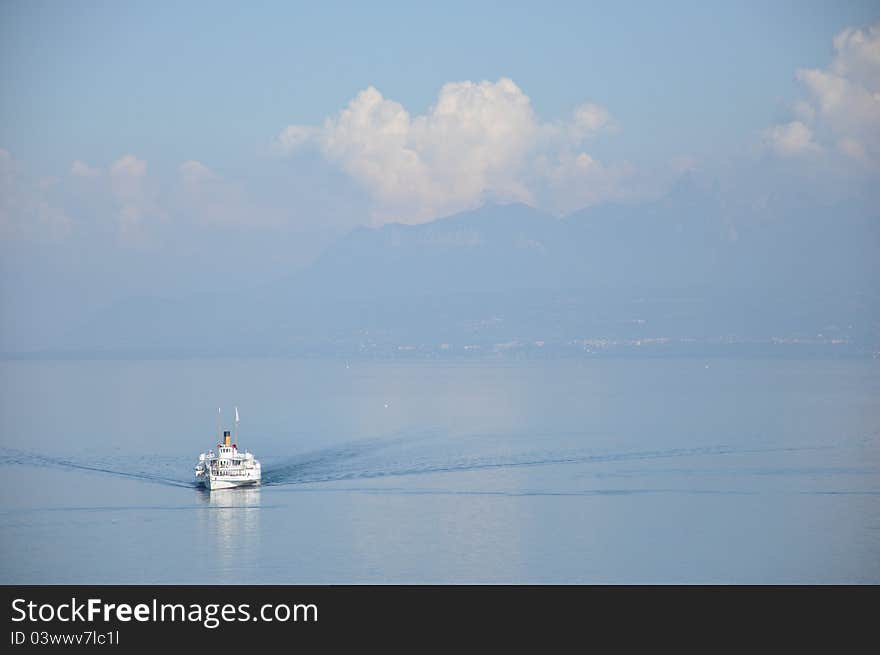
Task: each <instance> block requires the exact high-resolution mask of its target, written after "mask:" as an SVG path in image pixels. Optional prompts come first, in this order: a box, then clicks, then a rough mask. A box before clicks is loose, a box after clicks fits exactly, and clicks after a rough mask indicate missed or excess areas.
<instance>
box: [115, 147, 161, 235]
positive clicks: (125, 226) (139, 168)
mask: <svg viewBox="0 0 880 655" xmlns="http://www.w3.org/2000/svg"><path fill="white" fill-rule="evenodd" d="M110 190H111V192H112V194H113V197H114V198H115V200H116V202H117V205H118V211H117V214H116V217H117V219H118V221H119V234H120V236H121V237H122V239H123V240H124V241H129V242H138V241H141V240H143V239H144V238H145V236H146V225H145V222H146V221H148V220H150V219H163V220H164V219H165V217H166V215H165V212H164V211H163V210H162V208H161V207H160V206H159V203H158V201H157V194H156V191H155V189H154V188H153V187H152V186H151V185H150V183H149V181H148V179H147V162H146V161H144V160H143V159H138V158H137V157H135V156H134V155H125V156H123V157H121V158H120V159H118V160H116V161H115V162H113V164H111V166H110Z"/></svg>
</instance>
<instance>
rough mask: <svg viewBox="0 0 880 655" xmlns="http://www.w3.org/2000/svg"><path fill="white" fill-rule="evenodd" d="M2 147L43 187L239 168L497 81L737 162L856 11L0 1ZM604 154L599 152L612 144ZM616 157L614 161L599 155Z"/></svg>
mask: <svg viewBox="0 0 880 655" xmlns="http://www.w3.org/2000/svg"><path fill="white" fill-rule="evenodd" d="M0 12H2V20H0V30H2V32H0V49H2V50H0V75H2V77H0V84H2V87H3V88H4V89H6V92H5V93H4V94H3V95H4V97H5V100H4V101H3V103H2V121H0V144H2V147H4V148H6V149H7V150H9V151H11V152H12V153H14V155H15V156H16V157H17V158H20V159H21V160H23V161H25V162H27V163H29V164H32V165H33V166H34V167H35V168H38V169H39V170H41V171H46V172H49V173H52V174H57V173H58V172H60V171H64V170H66V169H67V168H68V166H69V163H70V161H71V160H73V159H83V160H90V161H107V160H110V159H115V158H117V157H119V156H120V155H121V154H123V153H126V152H135V153H136V154H137V155H138V156H140V157H144V158H145V159H147V160H148V161H150V162H155V163H156V164H160V163H168V164H173V163H176V162H178V161H181V160H185V159H199V160H200V161H202V160H204V161H207V162H210V163H211V164H212V165H214V166H220V167H222V168H224V169H232V170H234V169H237V168H239V167H242V166H243V160H247V159H251V158H254V157H257V156H259V155H260V154H261V151H262V149H263V148H264V147H265V146H266V144H267V142H268V141H269V140H270V139H271V138H272V136H274V135H275V134H276V133H277V132H278V131H279V130H280V129H281V128H283V127H284V126H285V125H287V124H290V123H316V122H319V121H320V120H322V119H323V118H324V117H325V116H327V115H329V114H331V113H333V112H335V111H337V110H338V109H339V108H341V107H342V106H344V104H345V103H346V102H348V101H349V100H350V99H351V98H352V97H353V95H354V94H355V93H356V92H357V91H359V90H360V89H362V88H364V87H365V86H367V85H368V84H372V85H374V86H376V87H377V88H378V89H379V90H380V91H381V92H382V93H383V94H384V95H385V96H386V97H389V98H393V99H395V100H397V101H398V102H400V103H401V104H403V105H404V106H405V107H407V108H408V109H409V110H410V111H412V112H417V113H418V112H422V111H424V110H425V109H426V108H427V107H428V106H429V105H430V104H431V103H432V102H433V101H434V100H435V98H436V96H437V92H438V89H439V88H440V87H441V86H442V85H443V84H444V83H446V82H450V81H457V80H474V81H479V80H493V81H494V80H497V79H498V78H500V77H509V78H511V79H512V80H514V81H515V82H516V83H517V84H518V85H519V86H520V88H522V89H523V91H524V92H525V93H526V94H527V95H528V96H529V97H530V98H531V99H532V103H533V106H534V108H535V111H536V112H537V113H538V115H539V116H540V117H542V118H544V119H547V120H552V119H556V118H559V117H561V116H564V115H565V114H567V113H568V112H570V111H571V109H572V108H573V107H574V106H576V105H577V104H579V103H582V102H585V101H587V100H589V101H592V102H596V103H599V104H601V105H603V106H605V107H608V108H609V109H610V110H611V111H612V112H613V113H614V115H615V116H616V117H617V118H618V119H619V121H620V124H621V125H622V126H623V127H624V129H622V130H621V131H620V133H619V135H618V137H619V138H616V139H615V141H614V144H613V148H614V149H615V150H616V151H617V152H619V153H621V154H622V155H624V156H627V157H634V156H636V155H639V156H644V157H654V158H664V157H668V156H671V155H674V154H677V153H698V154H701V155H707V154H713V153H716V152H717V151H718V150H719V149H720V150H727V151H729V150H733V149H735V148H737V146H738V144H739V143H741V142H742V141H743V139H744V138H747V137H748V136H749V135H750V134H751V133H752V132H754V131H756V130H760V129H762V128H763V127H765V126H766V124H767V123H770V122H774V121H775V120H776V119H779V118H781V117H783V115H784V114H785V112H786V110H787V106H788V104H789V103H790V102H792V101H793V100H794V98H795V97H796V95H797V93H798V89H797V84H796V82H795V80H794V71H795V69H796V68H798V67H813V66H821V65H824V64H825V63H827V61H828V60H829V58H830V56H831V54H832V47H831V38H832V37H833V35H834V34H836V33H837V32H838V31H840V30H841V29H843V28H845V27H847V26H852V25H856V26H858V25H864V24H868V23H870V22H872V21H874V20H877V18H878V17H880V11H878V10H877V9H876V5H874V4H873V3H870V2H861V3H859V2H849V3H847V2H819V3H817V2H775V3H764V2H753V3H746V2H735V3H704V2H690V3H666V2H664V3H653V2H648V3H620V2H608V3H582V2H575V3H508V2H504V3H480V2H464V3H454V2H452V3H442V4H436V5H432V6H427V5H424V4H423V3H406V2H400V3H391V4H388V3H377V4H375V5H374V4H373V3H348V4H338V3H306V4H302V3H288V2H277V3H273V2H263V3H256V7H251V6H250V5H248V6H247V7H245V6H244V5H242V4H241V3H232V2H230V3H223V2H186V3H176V2H174V3H171V2H121V3H120V2H71V3H57V2H5V3H4V4H3V7H2V9H0ZM606 146H607V144H606ZM607 147H610V146H607Z"/></svg>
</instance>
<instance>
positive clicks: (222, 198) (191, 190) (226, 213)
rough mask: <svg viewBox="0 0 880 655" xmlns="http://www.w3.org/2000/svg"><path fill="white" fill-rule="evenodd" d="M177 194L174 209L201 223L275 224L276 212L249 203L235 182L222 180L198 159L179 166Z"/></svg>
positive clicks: (277, 220) (277, 218)
mask: <svg viewBox="0 0 880 655" xmlns="http://www.w3.org/2000/svg"><path fill="white" fill-rule="evenodd" d="M177 172H178V175H179V179H180V194H179V195H178V196H177V198H176V199H175V203H174V204H175V208H176V210H177V211H178V212H183V213H184V214H186V217H187V218H189V219H192V220H194V221H196V222H197V223H201V224H202V225H258V224H264V225H268V224H277V223H278V222H279V215H278V212H277V211H275V210H273V209H271V208H269V207H259V206H257V205H256V204H254V203H252V202H250V201H249V200H248V198H247V197H246V194H245V193H244V191H243V190H242V189H241V188H240V187H239V186H238V185H236V184H234V183H232V182H229V181H227V180H225V179H223V178H222V177H221V176H220V175H218V174H217V173H215V172H214V171H213V170H211V169H210V168H209V167H208V166H206V165H205V164H203V163H201V162H199V161H194V160H190V161H185V162H183V163H182V164H181V165H180V166H179V167H178V171H177Z"/></svg>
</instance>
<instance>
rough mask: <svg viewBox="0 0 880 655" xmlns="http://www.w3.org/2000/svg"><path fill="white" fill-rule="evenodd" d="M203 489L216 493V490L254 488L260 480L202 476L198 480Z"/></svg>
mask: <svg viewBox="0 0 880 655" xmlns="http://www.w3.org/2000/svg"><path fill="white" fill-rule="evenodd" d="M200 482H201V484H202V486H203V487H205V489H210V490H211V491H216V490H218V489H237V488H238V487H255V486H258V485H259V484H260V478H243V477H240V476H239V477H225V476H222V475H221V476H216V477H215V476H211V477H208V476H204V478H202V479H201V480H200Z"/></svg>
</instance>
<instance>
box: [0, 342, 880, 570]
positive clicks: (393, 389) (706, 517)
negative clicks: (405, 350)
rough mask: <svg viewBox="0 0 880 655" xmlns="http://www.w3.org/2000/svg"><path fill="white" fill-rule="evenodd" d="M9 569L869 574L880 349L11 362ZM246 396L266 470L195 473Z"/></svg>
mask: <svg viewBox="0 0 880 655" xmlns="http://www.w3.org/2000/svg"><path fill="white" fill-rule="evenodd" d="M0 404H2V406H0V439H2V441H0V444H2V447H3V449H4V451H3V452H4V457H3V460H4V461H3V462H2V466H0V493H2V501H3V502H2V509H0V513H2V527H0V547H2V552H3V557H2V558H0V583H367V582H375V583H385V582H388V583H396V582H401V583H466V582H477V583H480V582H500V583H544V582H546V583H715V582H718V583H845V582H857V583H880V362H878V361H862V360H860V361H852V360H850V361H790V360H772V361H770V360H768V361H760V360H746V361H744V360H732V359H729V360H698V359H682V360H661V359H654V360H625V359H618V360H610V359H609V360H583V361H529V362H513V363H511V362H499V363H494V362H483V361H481V362H467V363H437V362H427V363H426V362H412V363H375V362H358V361H352V362H345V361H336V360H295V359H276V360H269V359H249V360H183V361H179V360H178V361H39V362H36V361H34V362H21V361H6V362H0ZM220 405H222V406H223V408H224V412H225V413H224V419H225V421H226V424H227V427H229V426H230V424H231V421H230V418H231V416H232V410H233V406H234V405H238V407H239V411H240V413H241V424H240V432H239V438H238V442H239V446H241V447H242V448H248V449H250V450H251V451H253V452H255V453H256V455H257V457H258V458H259V459H260V460H261V461H262V462H263V471H264V483H265V484H264V485H263V486H262V487H261V488H259V489H252V490H232V491H220V492H213V493H207V492H204V491H201V490H197V489H196V488H194V487H193V486H192V483H191V474H192V466H193V464H194V463H195V460H196V457H197V455H198V453H199V452H202V451H204V450H207V449H208V448H210V447H212V446H213V445H214V443H215V442H216V420H217V407H218V406H220Z"/></svg>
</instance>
